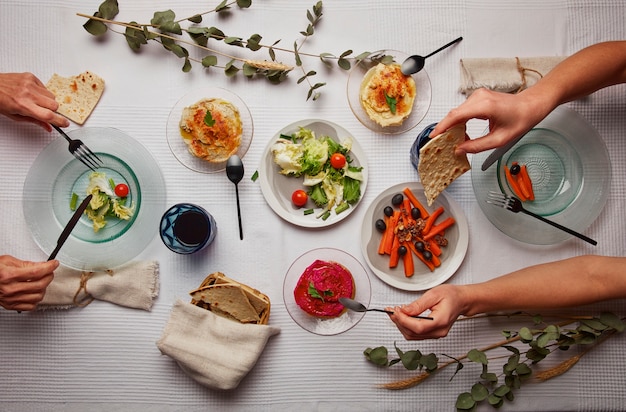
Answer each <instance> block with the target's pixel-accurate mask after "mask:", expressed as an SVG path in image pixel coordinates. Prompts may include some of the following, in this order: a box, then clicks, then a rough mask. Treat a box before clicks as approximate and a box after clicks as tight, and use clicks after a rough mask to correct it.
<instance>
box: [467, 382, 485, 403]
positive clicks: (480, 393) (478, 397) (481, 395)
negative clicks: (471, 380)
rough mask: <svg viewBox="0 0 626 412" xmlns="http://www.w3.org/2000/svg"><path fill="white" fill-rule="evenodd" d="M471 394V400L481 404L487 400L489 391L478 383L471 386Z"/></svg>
mask: <svg viewBox="0 0 626 412" xmlns="http://www.w3.org/2000/svg"><path fill="white" fill-rule="evenodd" d="M471 394H472V398H473V399H474V400H475V401H476V402H481V401H484V400H485V399H487V396H489V390H488V389H487V388H486V387H485V385H483V384H482V383H480V382H479V383H475V384H474V385H473V386H472V390H471Z"/></svg>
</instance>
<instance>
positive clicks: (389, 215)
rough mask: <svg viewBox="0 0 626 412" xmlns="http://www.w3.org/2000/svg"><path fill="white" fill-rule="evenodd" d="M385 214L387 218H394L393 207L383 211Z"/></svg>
mask: <svg viewBox="0 0 626 412" xmlns="http://www.w3.org/2000/svg"><path fill="white" fill-rule="evenodd" d="M383 213H384V214H385V216H387V217H391V216H393V208H392V207H391V206H387V207H385V208H384V209H383Z"/></svg>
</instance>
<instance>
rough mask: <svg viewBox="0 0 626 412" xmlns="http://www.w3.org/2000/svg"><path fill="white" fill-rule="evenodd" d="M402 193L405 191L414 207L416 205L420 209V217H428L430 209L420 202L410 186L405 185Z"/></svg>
mask: <svg viewBox="0 0 626 412" xmlns="http://www.w3.org/2000/svg"><path fill="white" fill-rule="evenodd" d="M402 193H404V195H405V196H406V197H407V198H409V200H410V201H411V204H412V205H413V207H416V208H418V209H419V211H420V217H421V218H422V219H426V218H427V217H428V215H429V213H428V211H427V210H426V208H425V207H424V205H422V204H421V203H420V201H419V200H417V197H415V195H414V194H413V192H411V189H409V188H408V187H405V188H404V190H403V191H402Z"/></svg>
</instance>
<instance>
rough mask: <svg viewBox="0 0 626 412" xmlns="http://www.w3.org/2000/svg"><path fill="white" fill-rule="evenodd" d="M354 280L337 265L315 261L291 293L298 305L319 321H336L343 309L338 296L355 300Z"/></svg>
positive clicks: (345, 270) (343, 268) (346, 270)
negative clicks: (321, 319)
mask: <svg viewBox="0 0 626 412" xmlns="http://www.w3.org/2000/svg"><path fill="white" fill-rule="evenodd" d="M354 292H355V288H354V279H353V278H352V274H351V273H350V271H348V269H346V268H345V267H344V266H343V265H341V264H339V263H337V262H327V261H323V260H319V259H318V260H316V261H315V262H313V263H312V264H311V265H310V266H309V267H307V268H306V269H305V270H304V273H302V276H300V279H299V280H298V283H297V284H296V288H295V289H294V291H293V295H294V297H295V300H296V303H297V304H298V306H299V307H300V308H301V309H302V310H303V311H305V312H306V313H308V314H309V315H313V316H315V317H319V318H336V317H338V316H340V315H341V314H342V313H343V312H344V311H345V310H346V309H345V307H344V306H343V305H342V304H341V303H339V301H338V299H339V298H341V297H348V298H351V299H352V298H354Z"/></svg>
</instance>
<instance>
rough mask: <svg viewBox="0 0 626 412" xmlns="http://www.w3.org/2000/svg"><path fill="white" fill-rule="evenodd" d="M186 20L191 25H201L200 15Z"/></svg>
mask: <svg viewBox="0 0 626 412" xmlns="http://www.w3.org/2000/svg"><path fill="white" fill-rule="evenodd" d="M187 20H189V21H190V22H192V23H196V24H198V23H202V15H201V14H196V15H195V16H191V17H190V18H188V19H187Z"/></svg>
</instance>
